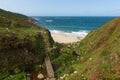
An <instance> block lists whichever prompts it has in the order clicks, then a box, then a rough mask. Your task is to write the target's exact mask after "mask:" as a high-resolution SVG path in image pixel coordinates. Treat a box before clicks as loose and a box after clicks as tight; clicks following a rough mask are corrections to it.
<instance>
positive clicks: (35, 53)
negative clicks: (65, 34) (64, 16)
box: [0, 9, 120, 80]
mask: <svg viewBox="0 0 120 80" xmlns="http://www.w3.org/2000/svg"><path fill="white" fill-rule="evenodd" d="M32 21H34V20H32V19H31V18H29V17H27V16H24V15H21V14H17V13H12V12H9V11H4V10H1V9H0V80H25V79H26V73H31V74H32V77H33V79H34V80H36V74H38V73H39V71H41V72H42V73H43V74H44V75H46V70H45V65H44V57H45V56H46V54H47V55H49V56H50V58H51V60H52V63H53V66H54V70H55V76H56V78H57V79H58V80H59V79H60V80H120V18H117V19H115V20H113V21H111V22H109V23H108V24H105V25H103V26H102V27H101V28H100V29H98V30H95V31H92V32H91V33H89V34H88V35H87V37H86V38H85V39H83V40H82V41H81V42H77V43H72V44H59V43H54V41H53V39H52V38H51V35H50V32H49V31H48V30H46V29H45V28H42V27H39V26H37V25H35V24H34V23H33V22H32ZM46 50H50V51H46ZM40 65H41V66H42V68H40V67H39V66H40Z"/></svg>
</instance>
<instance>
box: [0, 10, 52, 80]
mask: <svg viewBox="0 0 120 80" xmlns="http://www.w3.org/2000/svg"><path fill="white" fill-rule="evenodd" d="M53 43H54V41H53V39H52V38H51V36H50V32H49V31H48V30H46V29H45V28H42V27H40V26H37V25H35V24H34V23H33V22H32V21H31V18H29V17H27V16H24V15H21V14H17V13H12V12H9V11H4V10H2V9H0V80H3V79H6V78H7V77H8V78H9V75H14V74H17V73H20V72H29V73H31V72H32V71H35V70H38V69H39V67H37V66H39V65H42V64H43V63H44V56H45V55H46V54H48V53H46V52H47V51H46V48H50V49H51V48H52V46H53ZM45 44H48V46H47V47H46V46H45ZM49 55H50V54H49ZM44 69H45V68H44ZM43 73H44V74H46V73H45V70H44V71H43ZM20 75H22V78H23V77H24V75H23V74H21V73H20ZM17 76H18V75H17ZM18 78H19V76H18ZM20 78H21V77H20ZM11 80H14V77H13V78H11ZM17 80H21V79H17Z"/></svg>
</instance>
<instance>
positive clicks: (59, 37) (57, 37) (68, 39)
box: [51, 33, 82, 43]
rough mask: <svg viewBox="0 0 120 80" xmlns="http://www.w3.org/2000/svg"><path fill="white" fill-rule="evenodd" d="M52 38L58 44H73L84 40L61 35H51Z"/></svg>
mask: <svg viewBox="0 0 120 80" xmlns="http://www.w3.org/2000/svg"><path fill="white" fill-rule="evenodd" d="M51 36H52V38H53V40H54V41H55V42H58V43H73V42H78V41H81V40H82V39H80V38H79V37H75V36H69V35H65V34H60V33H51Z"/></svg>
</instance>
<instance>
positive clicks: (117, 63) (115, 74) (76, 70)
mask: <svg viewBox="0 0 120 80" xmlns="http://www.w3.org/2000/svg"><path fill="white" fill-rule="evenodd" d="M61 53H62V54H61V56H60V57H58V58H57V59H56V60H54V64H55V65H60V64H61V65H60V68H58V69H57V71H56V73H57V76H58V77H60V76H62V77H61V79H62V78H64V79H65V80H119V79H120V18H117V19H115V20H113V21H111V22H109V23H107V24H105V25H103V26H102V27H101V28H100V29H98V30H95V31H92V32H91V33H89V34H88V35H87V37H86V38H85V39H83V40H82V41H81V42H78V43H73V44H69V45H66V47H65V46H64V47H63V48H62V49H61ZM61 60H62V61H61ZM65 76H66V77H65Z"/></svg>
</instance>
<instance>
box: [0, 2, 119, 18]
mask: <svg viewBox="0 0 120 80" xmlns="http://www.w3.org/2000/svg"><path fill="white" fill-rule="evenodd" d="M0 8H2V9H5V10H9V11H13V12H18V13H22V14H26V15H29V16H120V0H0Z"/></svg>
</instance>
